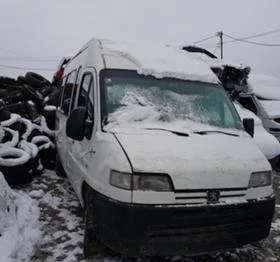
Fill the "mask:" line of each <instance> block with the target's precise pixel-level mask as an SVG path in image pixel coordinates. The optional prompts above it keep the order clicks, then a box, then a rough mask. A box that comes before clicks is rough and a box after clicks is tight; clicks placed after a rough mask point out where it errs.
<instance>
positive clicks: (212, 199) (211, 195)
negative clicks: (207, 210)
mask: <svg viewBox="0 0 280 262" xmlns="http://www.w3.org/2000/svg"><path fill="white" fill-rule="evenodd" d="M219 199H220V191H218V190H208V191H207V203H211V204H213V203H217V202H218V201H219Z"/></svg>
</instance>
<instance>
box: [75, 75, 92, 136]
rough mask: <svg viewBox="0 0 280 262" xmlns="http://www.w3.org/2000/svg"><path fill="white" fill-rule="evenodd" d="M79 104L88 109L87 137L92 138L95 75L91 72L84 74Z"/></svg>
mask: <svg viewBox="0 0 280 262" xmlns="http://www.w3.org/2000/svg"><path fill="white" fill-rule="evenodd" d="M78 106H79V107H85V108H86V109H87V117H86V132H85V137H86V138H87V139H90V137H91V133H92V128H93V115H94V110H93V109H94V104H93V76H92V74H91V73H86V74H84V75H83V78H82V82H81V87H80V93H79V97H78Z"/></svg>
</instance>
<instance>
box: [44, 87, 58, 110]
mask: <svg viewBox="0 0 280 262" xmlns="http://www.w3.org/2000/svg"><path fill="white" fill-rule="evenodd" d="M61 94H62V89H57V90H56V91H55V92H53V93H51V94H50V95H48V98H49V99H48V100H47V102H46V103H45V105H51V106H59V105H60V100H61Z"/></svg>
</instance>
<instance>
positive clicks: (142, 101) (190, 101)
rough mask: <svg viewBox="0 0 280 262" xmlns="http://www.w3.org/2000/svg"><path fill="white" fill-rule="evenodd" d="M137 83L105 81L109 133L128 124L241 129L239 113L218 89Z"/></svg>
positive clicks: (129, 80) (179, 83)
mask: <svg viewBox="0 0 280 262" xmlns="http://www.w3.org/2000/svg"><path fill="white" fill-rule="evenodd" d="M121 81H124V82H125V83H124V84H121V83H120V82H121ZM133 81H134V83H133V84H129V82H131V83H132V82H133ZM137 81H138V82H137V83H135V79H133V80H131V79H129V78H127V79H125V78H123V79H121V80H120V79H118V80H112V79H111V78H106V80H105V83H107V85H106V103H105V104H106V113H107V114H108V115H107V121H106V122H107V123H108V124H109V125H108V126H107V127H106V129H107V130H108V129H110V128H111V127H115V126H121V125H127V124H132V125H134V126H136V125H138V126H139V124H140V125H142V126H145V127H151V126H152V125H155V124H161V126H162V125H165V126H170V124H172V125H173V124H175V123H176V124H179V123H180V126H185V127H188V128H191V129H193V127H195V126H196V127H198V125H199V126H201V125H208V129H209V125H211V126H215V127H220V128H238V127H239V118H238V117H237V114H236V113H235V111H233V110H232V108H231V104H230V102H229V101H228V100H227V98H226V94H224V92H223V91H222V89H220V88H219V87H218V86H215V85H210V84H203V83H198V82H187V83H184V82H178V83H177V82H174V81H173V82H172V81H171V82H168V81H167V82H161V81H160V80H156V81H153V80H145V81H144V80H143V81H139V79H137ZM112 82H116V83H115V84H114V83H113V84H112ZM109 83H110V84H109Z"/></svg>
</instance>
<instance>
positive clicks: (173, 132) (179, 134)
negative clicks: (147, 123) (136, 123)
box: [145, 127, 189, 136]
mask: <svg viewBox="0 0 280 262" xmlns="http://www.w3.org/2000/svg"><path fill="white" fill-rule="evenodd" d="M145 129H146V130H160V131H166V132H170V133H172V134H174V135H177V136H189V134H187V133H183V132H179V131H174V130H170V129H165V128H152V127H151V128H149V127H148V128H145Z"/></svg>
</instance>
